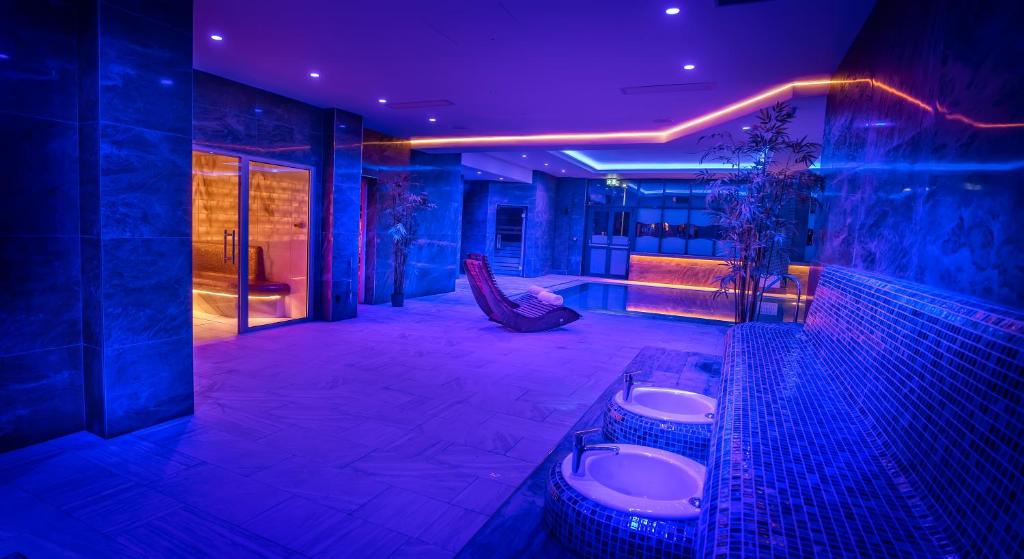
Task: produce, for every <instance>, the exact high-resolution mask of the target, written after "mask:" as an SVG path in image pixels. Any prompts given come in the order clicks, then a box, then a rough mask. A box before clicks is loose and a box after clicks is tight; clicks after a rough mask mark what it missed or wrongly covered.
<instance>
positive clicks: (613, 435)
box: [604, 398, 711, 464]
mask: <svg viewBox="0 0 1024 559" xmlns="http://www.w3.org/2000/svg"><path fill="white" fill-rule="evenodd" d="M604 437H605V438H606V439H608V440H609V441H612V442H617V443H629V444H638V445H641V446H650V447H654V448H660V449H662V450H667V451H669V452H675V453H676V454H682V455H683V456H686V457H687V458H692V459H694V460H696V461H697V462H700V463H701V464H706V463H707V461H708V443H709V441H710V440H711V424H710V423H703V424H697V423H679V422H676V421H664V420H660V419H653V418H650V417H644V416H642V415H639V414H637V413H634V412H631V411H629V410H627V409H626V408H624V407H622V406H620V405H619V404H618V403H616V402H615V399H614V398H613V399H611V400H609V401H608V409H607V410H606V411H605V414H604Z"/></svg>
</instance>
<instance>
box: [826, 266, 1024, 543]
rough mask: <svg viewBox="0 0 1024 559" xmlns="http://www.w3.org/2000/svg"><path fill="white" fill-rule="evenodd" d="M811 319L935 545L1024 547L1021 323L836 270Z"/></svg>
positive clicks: (922, 289) (917, 288)
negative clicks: (929, 519)
mask: <svg viewBox="0 0 1024 559" xmlns="http://www.w3.org/2000/svg"><path fill="white" fill-rule="evenodd" d="M811 309H812V310H811V312H810V314H809V315H808V318H807V325H806V335H807V337H808V338H809V340H810V342H811V345H812V346H813V347H814V349H815V353H816V355H817V356H818V358H819V360H820V361H821V364H822V366H823V367H824V368H825V369H827V370H828V371H831V372H832V373H833V375H834V376H835V378H836V381H837V384H838V385H839V387H840V389H841V391H842V393H843V395H844V397H845V399H846V401H847V402H848V403H849V404H850V405H851V406H852V407H853V408H854V409H855V410H856V411H857V413H858V414H859V415H860V416H861V417H862V420H863V423H864V425H865V429H866V430H867V432H868V433H869V438H870V439H871V440H872V441H873V444H874V445H875V446H877V447H878V450H879V453H880V454H881V455H882V456H883V457H884V459H885V460H886V461H888V462H889V467H890V469H891V470H892V471H893V472H894V475H895V476H896V479H897V481H898V482H899V483H901V484H905V485H907V486H909V487H911V488H912V489H913V492H914V493H915V494H916V495H917V496H918V499H919V502H918V503H917V505H916V506H917V507H918V508H919V509H921V510H923V511H926V513H927V514H930V515H933V516H934V518H935V520H936V523H937V524H938V525H939V528H940V534H939V535H938V536H937V537H938V538H940V539H943V537H944V536H948V538H949V541H948V545H949V546H951V547H952V549H953V550H954V551H955V552H957V553H960V554H962V555H965V556H974V555H977V554H980V553H982V550H985V551H984V552H985V553H995V554H997V555H998V554H1001V553H1005V552H1008V550H1021V549H1024V514H1022V512H1021V507H1020V504H1019V503H1015V501H1016V497H1017V496H1018V495H1020V494H1021V489H1022V485H1021V478H1020V476H1021V472H1024V453H1022V452H1021V441H1022V440H1024V414H1022V413H1021V409H1022V407H1021V405H1022V394H1024V313H1022V312H1021V311H1020V310H1016V309H1009V308H1006V307H1001V306H999V305H996V304H993V303H991V302H988V301H983V300H979V299H974V298H971V297H967V296H962V295H958V294H954V293H950V292H948V291H943V290H940V289H937V288H933V287H926V286H923V285H920V284H915V283H911V282H906V281H897V280H893V279H890V278H886V277H883V276H875V275H869V274H864V273H861V272H854V271H852V270H848V269H844V268H839V267H829V268H827V269H826V270H825V272H824V274H823V275H822V278H821V281H820V282H819V284H818V288H817V291H816V293H815V302H814V304H813V306H812V307H811ZM936 457H940V459H936ZM964 511H972V512H970V513H968V514H965V513H964ZM922 514H924V513H922Z"/></svg>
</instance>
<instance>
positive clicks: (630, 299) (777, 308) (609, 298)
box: [557, 282, 806, 323]
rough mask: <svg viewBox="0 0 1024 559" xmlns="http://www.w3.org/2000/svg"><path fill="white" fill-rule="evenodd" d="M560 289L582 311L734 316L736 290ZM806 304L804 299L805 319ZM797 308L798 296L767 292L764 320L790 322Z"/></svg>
mask: <svg viewBox="0 0 1024 559" xmlns="http://www.w3.org/2000/svg"><path fill="white" fill-rule="evenodd" d="M557 293H558V294H559V295H561V296H562V297H563V298H565V303H564V304H565V306H567V307H570V308H573V309H577V310H581V311H597V312H609V313H615V314H630V315H638V316H648V317H660V318H675V319H683V320H701V321H713V322H727V323H732V322H733V316H734V310H733V308H734V303H735V302H734V299H733V297H732V294H728V295H725V294H720V295H718V296H717V297H715V292H714V291H704V290H697V289H686V288H673V287H653V286H647V285H629V284H619V283H603V282H588V283H582V284H578V285H574V286H572V287H567V288H565V289H560V290H558V291H557ZM805 306H806V305H805V303H804V301H801V302H800V317H801V320H802V319H803V316H804V311H805V308H804V307H805ZM796 308H797V306H796V299H792V298H783V297H778V296H771V295H765V297H764V301H763V302H762V303H761V318H760V320H761V321H763V322H781V321H783V320H785V321H787V322H790V321H792V320H793V316H794V313H795V312H796Z"/></svg>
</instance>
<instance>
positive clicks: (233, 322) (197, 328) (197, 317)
mask: <svg viewBox="0 0 1024 559" xmlns="http://www.w3.org/2000/svg"><path fill="white" fill-rule="evenodd" d="M275 322H280V319H278V318H252V317H250V318H249V325H250V326H263V325H266V324H273V323H275ZM237 335H238V319H237V318H234V317H226V316H218V315H215V314H209V313H204V312H201V311H197V310H195V309H193V311H192V343H193V344H195V345H201V344H207V343H210V342H218V341H222V340H228V339H231V338H234V337H235V336H237Z"/></svg>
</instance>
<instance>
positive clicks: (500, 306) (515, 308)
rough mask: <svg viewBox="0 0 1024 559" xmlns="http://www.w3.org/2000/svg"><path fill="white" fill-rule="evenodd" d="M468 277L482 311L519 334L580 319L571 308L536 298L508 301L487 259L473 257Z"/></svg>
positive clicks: (469, 263)
mask: <svg viewBox="0 0 1024 559" xmlns="http://www.w3.org/2000/svg"><path fill="white" fill-rule="evenodd" d="M466 276H467V277H468V278H469V286H470V288H471V289H472V290H473V298H474V299H476V302H477V304H478V305H480V309H481V310H483V311H484V314H486V315H487V317H488V318H489V319H491V321H493V322H497V323H498V324H501V325H502V326H504V327H506V328H508V329H509V330H514V331H516V332H541V331H543V330H550V329H552V328H558V327H559V326H565V325H566V324H569V323H571V322H576V321H577V320H579V319H580V318H581V317H580V314H579V313H578V312H576V311H574V310H572V309H570V308H569V307H562V306H558V305H550V304H548V303H545V302H543V301H541V300H540V299H537V298H536V297H534V296H533V295H530V294H525V295H522V296H520V297H517V298H516V299H515V300H512V299H509V298H508V296H506V295H505V294H504V293H502V291H501V289H500V288H498V283H497V282H496V281H495V280H494V274H493V273H492V272H491V267H490V266H489V265H488V264H487V257H485V256H483V255H481V254H470V255H469V257H468V258H467V259H466Z"/></svg>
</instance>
